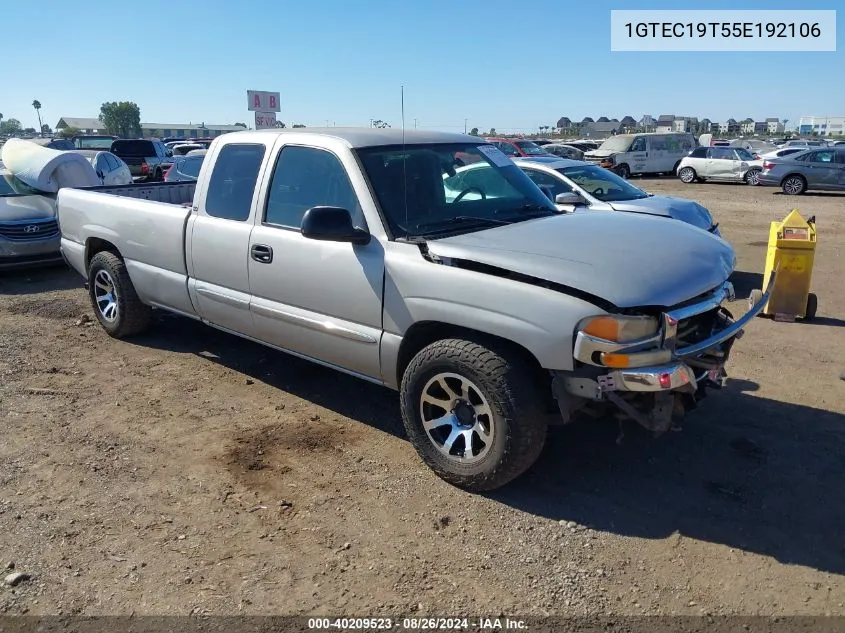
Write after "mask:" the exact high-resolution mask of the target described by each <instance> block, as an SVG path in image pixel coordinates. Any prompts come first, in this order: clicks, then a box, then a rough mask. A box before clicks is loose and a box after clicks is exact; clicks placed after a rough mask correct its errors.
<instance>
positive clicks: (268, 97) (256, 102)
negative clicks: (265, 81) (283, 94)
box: [246, 90, 282, 113]
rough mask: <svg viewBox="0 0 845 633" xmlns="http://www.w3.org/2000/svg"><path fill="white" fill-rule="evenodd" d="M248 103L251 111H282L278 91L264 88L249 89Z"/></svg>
mask: <svg viewBox="0 0 845 633" xmlns="http://www.w3.org/2000/svg"><path fill="white" fill-rule="evenodd" d="M246 97H247V103H248V108H249V111H250V112H264V113H267V112H281V111H282V107H281V105H280V100H279V93H278V92H265V91H263V90H247V91H246Z"/></svg>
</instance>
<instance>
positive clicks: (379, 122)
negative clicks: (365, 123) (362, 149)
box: [373, 119, 390, 129]
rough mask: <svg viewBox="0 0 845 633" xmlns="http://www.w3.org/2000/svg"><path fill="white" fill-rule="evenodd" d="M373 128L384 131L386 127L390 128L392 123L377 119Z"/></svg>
mask: <svg viewBox="0 0 845 633" xmlns="http://www.w3.org/2000/svg"><path fill="white" fill-rule="evenodd" d="M373 127H377V128H382V129H383V128H386V127H390V123H387V122H386V121H382V120H381V119H376V120H374V121H373Z"/></svg>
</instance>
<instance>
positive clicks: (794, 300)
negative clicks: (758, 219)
mask: <svg viewBox="0 0 845 633" xmlns="http://www.w3.org/2000/svg"><path fill="white" fill-rule="evenodd" d="M815 253H816V226H815V218H814V217H813V218H810V219H809V221H808V220H805V219H804V218H803V217H802V216H801V214H800V213H799V212H798V209H793V210H792V211H790V212H789V215H787V216H786V217H785V218H784V219H783V221H782V222H772V224H771V227H770V228H769V245H768V250H767V253H766V269H765V272H764V273H763V287H764V288H765V287H767V286H768V283H769V278H770V277H771V275H772V271H773V270H777V271H778V274H777V278H776V279H775V284H774V287H773V288H772V293H771V295H770V296H769V301H768V303H767V304H766V305H765V307H764V308H763V310H762V312H760V314H761V315H763V314H765V315H767V316H773V317H774V319H775V321H794V320H795V319H796V318H802V319H804V320H806V321H809V320H810V319H812V318H813V317H815V316H816V308H817V307H818V297H816V295H815V294H813V293H812V292H810V281H811V279H812V276H813V260H814V258H815ZM762 296H763V291H762V290H757V289H755V290H753V291H752V292H751V296H750V297H749V298H748V303H749V305H754V304H755V303H756V302H758V301H760V299H761V298H762Z"/></svg>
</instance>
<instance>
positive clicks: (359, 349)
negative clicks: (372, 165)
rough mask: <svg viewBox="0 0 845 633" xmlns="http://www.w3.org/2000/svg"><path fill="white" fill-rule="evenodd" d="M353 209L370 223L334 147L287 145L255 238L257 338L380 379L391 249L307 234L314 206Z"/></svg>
mask: <svg viewBox="0 0 845 633" xmlns="http://www.w3.org/2000/svg"><path fill="white" fill-rule="evenodd" d="M315 206H333V207H342V208H344V209H348V210H349V211H350V212H352V214H353V219H354V221H355V223H356V225H358V226H360V227H362V228H363V227H364V226H365V224H366V223H365V220H364V216H363V212H362V210H361V206H360V204H359V198H358V196H357V195H356V193H355V191H354V189H353V187H352V184H351V183H350V181H349V178H348V176H347V174H346V170H345V169H344V167H343V165H342V164H341V162H340V160H339V159H338V158H337V156H335V155H334V154H332V153H331V152H329V151H326V150H322V149H317V148H313V147H300V146H287V147H284V148H283V149H282V150H281V153H280V154H279V158H278V161H277V163H276V168H275V171H274V173H273V175H272V179H271V181H270V185H269V190H268V193H267V200H266V203H265V208H264V209H263V214H262V215H261V216H260V217H259V218H258V221H257V222H256V225H255V229H254V230H253V232H252V235H251V237H250V240H249V243H250V249H251V251H250V256H249V260H248V262H249V263H248V269H249V280H250V291H251V294H252V298H251V311H252V315H253V319H254V322H255V331H256V337H257V338H259V339H260V340H263V341H266V342H267V343H270V344H272V345H275V346H277V347H281V348H283V349H287V350H290V351H292V352H296V353H299V354H302V355H305V356H308V357H311V358H315V359H319V360H322V361H324V362H327V363H330V364H332V365H335V366H337V367H341V368H344V369H347V370H350V371H353V372H356V373H359V374H363V375H366V376H370V377H379V376H380V374H381V371H380V364H379V343H380V341H381V332H382V293H383V288H384V251H383V248H382V245H381V243H380V242H379V241H378V240H376V239H373V240H372V241H370V243H369V244H366V245H355V244H349V243H340V242H328V241H317V240H312V239H308V238H305V237H303V236H302V234H301V233H300V225H301V222H302V216H303V215H304V214H305V212H306V211H307V210H308V209H310V208H311V207H315Z"/></svg>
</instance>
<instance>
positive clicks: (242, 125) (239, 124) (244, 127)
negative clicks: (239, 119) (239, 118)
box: [232, 121, 284, 129]
mask: <svg viewBox="0 0 845 633" xmlns="http://www.w3.org/2000/svg"><path fill="white" fill-rule="evenodd" d="M278 123H279V122H278V121H277V122H276V127H279V126H278ZM232 125H236V126H238V127H242V128H243V129H246V123H233V124H232ZM282 127H284V124H282Z"/></svg>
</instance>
